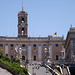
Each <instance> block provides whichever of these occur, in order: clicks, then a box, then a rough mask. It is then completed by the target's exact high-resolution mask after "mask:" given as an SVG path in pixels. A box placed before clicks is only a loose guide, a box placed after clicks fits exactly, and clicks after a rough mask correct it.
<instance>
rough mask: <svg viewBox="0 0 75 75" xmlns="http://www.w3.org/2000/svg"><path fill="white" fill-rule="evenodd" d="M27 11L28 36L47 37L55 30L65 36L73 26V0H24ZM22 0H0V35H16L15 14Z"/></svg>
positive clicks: (20, 7)
mask: <svg viewBox="0 0 75 75" xmlns="http://www.w3.org/2000/svg"><path fill="white" fill-rule="evenodd" d="M23 7H24V10H25V11H26V12H27V13H28V36H29V35H30V36H32V37H39V36H41V37H47V36H48V35H52V36H53V34H54V33H55V32H57V36H62V35H64V37H65V38H66V36H67V32H68V30H69V28H70V25H71V24H72V25H73V27H75V0H24V1H23ZM21 10H22V0H0V36H6V35H7V36H10V37H12V36H14V37H15V36H17V35H18V28H17V24H18V17H17V14H18V12H19V11H21Z"/></svg>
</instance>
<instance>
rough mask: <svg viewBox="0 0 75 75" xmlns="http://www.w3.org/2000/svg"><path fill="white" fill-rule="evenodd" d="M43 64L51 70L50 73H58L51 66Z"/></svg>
mask: <svg viewBox="0 0 75 75" xmlns="http://www.w3.org/2000/svg"><path fill="white" fill-rule="evenodd" d="M45 66H46V67H48V68H49V69H50V70H51V71H52V73H55V74H56V75H59V74H58V73H57V72H56V71H54V70H53V69H52V68H51V67H49V66H48V65H46V64H45Z"/></svg>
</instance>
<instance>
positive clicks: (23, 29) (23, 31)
mask: <svg viewBox="0 0 75 75" xmlns="http://www.w3.org/2000/svg"><path fill="white" fill-rule="evenodd" d="M27 15H28V14H27V12H25V11H23V9H22V11H20V12H19V13H18V37H19V38H27V37H28V32H27V31H28V24H27Z"/></svg>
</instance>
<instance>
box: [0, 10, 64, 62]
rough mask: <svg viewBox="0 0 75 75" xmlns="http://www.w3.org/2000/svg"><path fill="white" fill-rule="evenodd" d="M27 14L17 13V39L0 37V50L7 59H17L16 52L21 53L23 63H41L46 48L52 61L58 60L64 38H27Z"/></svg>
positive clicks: (23, 12) (62, 48)
mask: <svg viewBox="0 0 75 75" xmlns="http://www.w3.org/2000/svg"><path fill="white" fill-rule="evenodd" d="M27 16H28V14H27V12H25V11H23V10H22V11H20V12H19V13H18V25H17V27H18V37H6V36H0V50H1V51H2V52H3V55H6V54H8V56H9V58H10V59H12V58H13V57H18V55H19V54H18V55H17V53H16V51H19V49H20V53H21V58H22V60H23V61H26V60H28V61H42V60H43V57H44V49H45V48H47V50H48V51H49V54H50V58H51V60H52V61H58V60H60V54H61V51H63V50H64V43H65V40H64V37H63V36H62V37H53V36H47V37H28V23H27Z"/></svg>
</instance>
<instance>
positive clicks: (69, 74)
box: [66, 66, 71, 75]
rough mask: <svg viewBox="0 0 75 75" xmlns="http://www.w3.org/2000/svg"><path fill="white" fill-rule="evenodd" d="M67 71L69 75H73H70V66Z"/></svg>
mask: <svg viewBox="0 0 75 75" xmlns="http://www.w3.org/2000/svg"><path fill="white" fill-rule="evenodd" d="M66 69H67V72H68V75H71V73H70V70H69V67H68V66H67V67H66Z"/></svg>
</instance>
